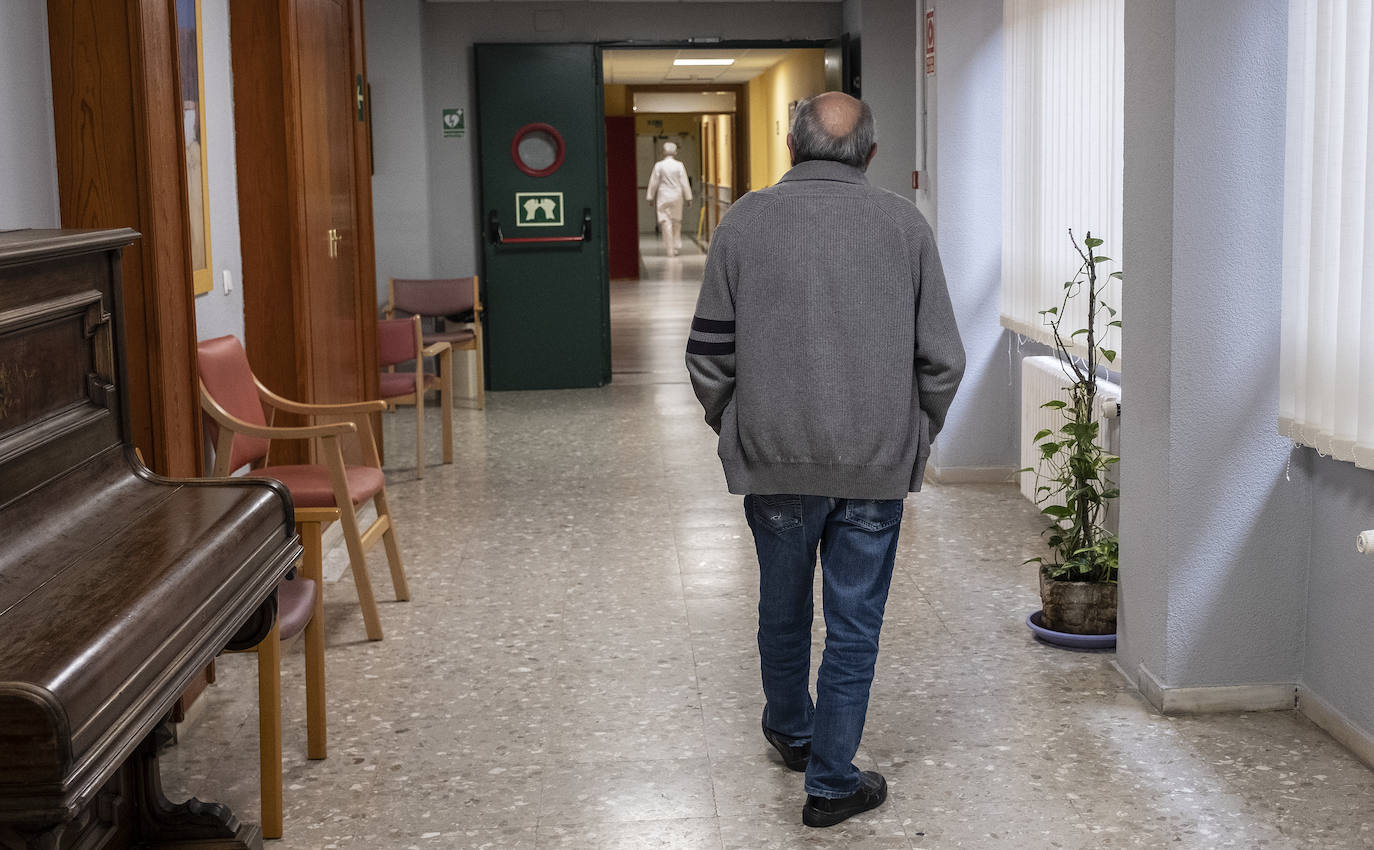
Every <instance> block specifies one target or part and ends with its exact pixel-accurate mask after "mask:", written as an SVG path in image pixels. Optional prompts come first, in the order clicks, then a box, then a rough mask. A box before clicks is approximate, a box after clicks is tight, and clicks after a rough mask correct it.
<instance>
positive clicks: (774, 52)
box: [602, 48, 792, 85]
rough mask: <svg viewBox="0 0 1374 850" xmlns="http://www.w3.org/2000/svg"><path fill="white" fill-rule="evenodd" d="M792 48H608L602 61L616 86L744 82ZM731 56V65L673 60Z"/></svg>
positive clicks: (764, 69) (607, 79)
mask: <svg viewBox="0 0 1374 850" xmlns="http://www.w3.org/2000/svg"><path fill="white" fill-rule="evenodd" d="M790 52H792V51H790V50H787V49H782V48H768V49H759V48H749V49H743V50H720V49H707V48H684V49H677V48H672V49H667V50H657V49H655V50H607V51H605V52H604V53H603V54H602V56H603V58H604V61H605V78H606V82H607V83H611V84H619V85H654V84H655V83H678V84H681V83H693V82H711V83H725V84H736V83H746V82H748V81H749V80H752V79H753V78H754V77H757V76H758V75H759V74H762V73H763V72H764V71H767V70H768V69H769V68H771V67H773V66H774V65H776V64H777V63H778V62H779V61H781V60H782V58H783V57H784V56H786V55H787V54H788V53H790ZM679 57H681V58H684V59H734V60H735V63H734V64H733V65H693V66H683V65H674V64H673V60H674V59H677V58H679Z"/></svg>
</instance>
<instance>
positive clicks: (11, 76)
mask: <svg viewBox="0 0 1374 850" xmlns="http://www.w3.org/2000/svg"><path fill="white" fill-rule="evenodd" d="M0 116H3V118H0V230H14V229H18V228H22V227H57V226H58V224H59V222H60V220H61V213H60V211H59V207H58V196H57V147H56V142H55V141H54V139H53V125H52V69H51V66H50V65H49V63H48V13H47V5H46V4H45V3H44V2H43V0H6V2H4V3H0Z"/></svg>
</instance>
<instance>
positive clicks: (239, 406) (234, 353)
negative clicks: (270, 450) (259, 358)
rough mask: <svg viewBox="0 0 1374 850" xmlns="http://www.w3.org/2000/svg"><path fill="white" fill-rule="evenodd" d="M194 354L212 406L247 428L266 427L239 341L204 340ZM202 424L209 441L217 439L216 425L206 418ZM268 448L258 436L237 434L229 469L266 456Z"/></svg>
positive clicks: (226, 337) (260, 403) (228, 339)
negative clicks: (245, 424) (212, 403)
mask: <svg viewBox="0 0 1374 850" xmlns="http://www.w3.org/2000/svg"><path fill="white" fill-rule="evenodd" d="M196 352H197V354H198V362H199V369H200V380H201V381H202V382H203V383H204V384H205V390H206V392H208V393H209V394H210V397H211V398H213V399H214V400H215V403H216V404H218V405H219V406H220V407H222V408H224V409H225V410H227V411H228V412H229V413H231V414H233V415H234V416H235V417H236V418H238V419H242V420H243V421H244V422H247V423H248V424H250V425H266V424H267V418H266V417H265V416H264V415H263V412H262V401H261V400H260V399H259V398H258V388H257V387H256V386H255V385H254V384H253V370H252V368H250V367H249V365H248V355H247V354H245V353H244V351H243V345H242V344H241V343H240V342H239V341H238V339H237V338H236V337H232V336H221V337H216V338H214V339H207V340H205V341H204V342H201V343H199V344H198V345H197V346H196ZM205 425H206V430H207V431H208V432H209V436H210V439H211V440H212V441H213V440H216V439H218V438H219V426H218V425H217V424H216V423H215V421H214V420H213V419H211V418H210V417H209V416H208V415H207V416H205ZM267 446H268V441H267V440H264V439H262V438H261V437H245V436H243V435H242V434H236V435H235V436H234V447H233V449H232V450H231V451H230V452H229V456H230V460H229V468H230V469H238V468H239V467H241V466H243V465H244V464H248V463H252V462H253V461H256V460H259V459H261V458H264V457H266V456H267Z"/></svg>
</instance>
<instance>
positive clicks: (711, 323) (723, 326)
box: [692, 316, 735, 334]
mask: <svg viewBox="0 0 1374 850" xmlns="http://www.w3.org/2000/svg"><path fill="white" fill-rule="evenodd" d="M692 330H694V331H701V332H702V333H707V334H732V333H734V332H735V323H734V322H722V321H720V320H718V319H703V318H701V317H700V316H694V317H693V318H692Z"/></svg>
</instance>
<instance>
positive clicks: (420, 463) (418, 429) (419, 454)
mask: <svg viewBox="0 0 1374 850" xmlns="http://www.w3.org/2000/svg"><path fill="white" fill-rule="evenodd" d="M415 368H417V369H422V368H424V365H423V364H417V365H416V367H415ZM415 477H416V478H424V477H425V395H424V393H422V392H417V393H416V394H415Z"/></svg>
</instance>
